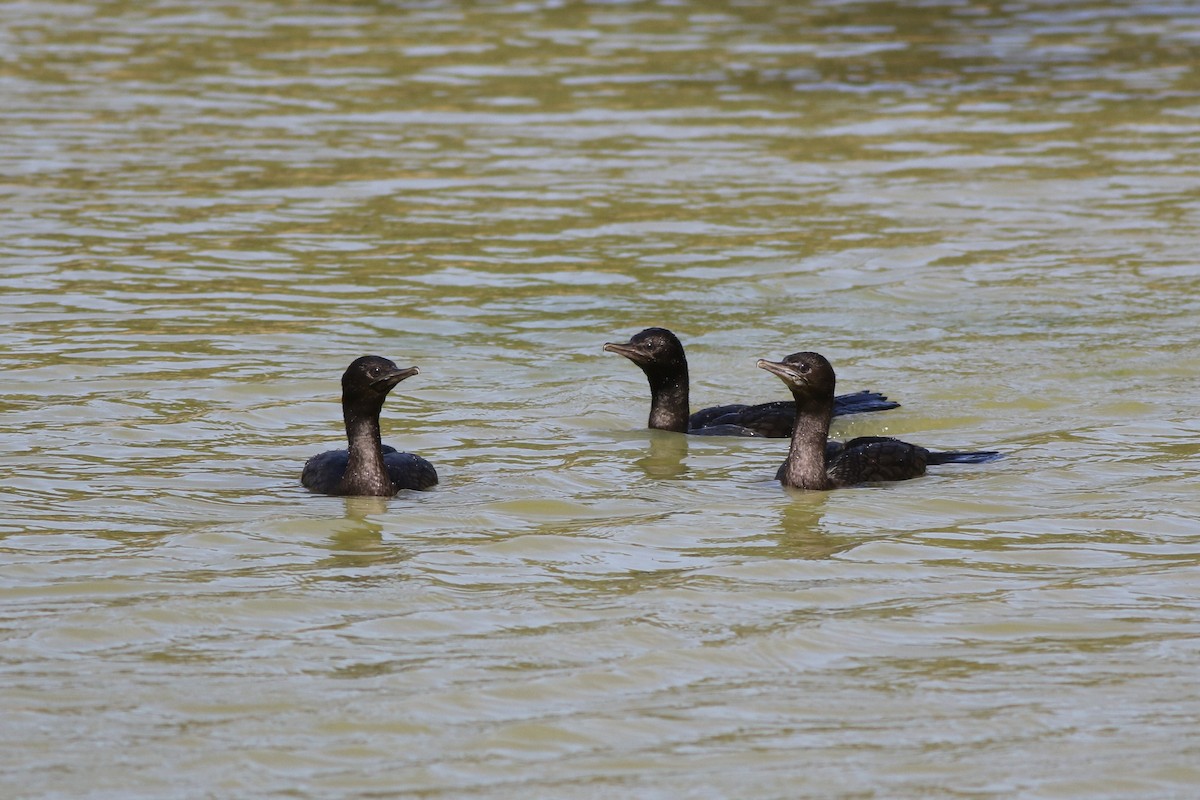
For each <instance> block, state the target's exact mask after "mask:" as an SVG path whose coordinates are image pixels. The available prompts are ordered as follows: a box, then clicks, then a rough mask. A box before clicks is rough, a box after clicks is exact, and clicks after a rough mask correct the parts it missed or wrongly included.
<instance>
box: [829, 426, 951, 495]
mask: <svg viewBox="0 0 1200 800" xmlns="http://www.w3.org/2000/svg"><path fill="white" fill-rule="evenodd" d="M928 456H929V451H927V450H926V449H925V448H924V447H918V446H917V445H915V444H908V443H907V442H902V441H900V440H899V439H892V438H889V437H886V436H862V437H859V438H857V439H851V440H850V441H848V442H846V444H845V445H843V447H842V451H841V453H839V454H837V455H836V456H835V457H834V459H833V460H832V461H831V462H829V463H828V465H827V467H826V471H827V472H828V473H829V477H830V479H831V480H832V481H833V482H834V483H836V484H837V485H839V486H851V485H853V484H856V483H873V482H876V481H903V480H908V479H909V478H916V477H918V476H920V475H924V474H925V464H926V461H927V458H928Z"/></svg>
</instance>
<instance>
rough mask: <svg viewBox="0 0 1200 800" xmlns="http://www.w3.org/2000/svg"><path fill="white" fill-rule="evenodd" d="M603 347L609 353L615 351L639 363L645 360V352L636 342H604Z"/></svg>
mask: <svg viewBox="0 0 1200 800" xmlns="http://www.w3.org/2000/svg"><path fill="white" fill-rule="evenodd" d="M604 349H605V350H606V351H607V352H609V353H617V354H618V355H622V356H625V357H626V358H628V359H629V360H630V361H633V362H635V363H638V364H641V363H642V362H644V361H646V360H647V356H646V353H644V352H643V351H642V349H641V348H639V347H638V346H637V345H636V344H634V343H633V342H629V343H628V344H617V343H616V342H605V343H604Z"/></svg>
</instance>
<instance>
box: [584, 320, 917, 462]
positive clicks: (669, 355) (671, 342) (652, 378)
mask: <svg viewBox="0 0 1200 800" xmlns="http://www.w3.org/2000/svg"><path fill="white" fill-rule="evenodd" d="M604 349H605V350H607V351H608V352H610V353H619V354H620V355H623V356H625V357H626V358H628V359H629V360H630V361H632V362H633V363H634V364H637V365H638V366H639V367H641V369H642V372H644V373H646V379H647V380H648V381H649V382H650V422H649V427H651V428H657V429H659V430H664V431H676V432H678V433H691V434H697V435H708V436H767V437H773V438H777V439H782V438H786V437H788V436H791V435H792V423H794V422H795V420H796V404H795V403H794V402H792V401H791V400H779V401H776V402H773V403H759V404H758V405H744V404H733V405H724V406H713V407H711V408H706V409H703V410H701V411H697V412H696V413H695V414H689V413H688V368H687V357H686V356H684V354H683V345H682V344H680V343H679V339H678V338H677V337H676V336H675V334H673V333H671V332H670V331H669V330H667V329H666V328H647V329H646V330H644V331H642V332H641V333H638V334H636V335H635V336H634V337H633V338H632V339H630V340H629V342H628V343H626V344H616V343H614V342H607V343H606V344H605V345H604ZM899 405H900V404H899V403H895V402H892V401H891V400H888V399H887V398H886V397H884V396H883V395H881V394H879V393H877V392H866V391H863V392H856V393H855V394H847V395H842V396H841V397H837V398H835V399H834V407H833V414H834V416H839V415H842V414H858V413H861V412H865V411H885V410H887V409H889V408H897V407H898V406H899Z"/></svg>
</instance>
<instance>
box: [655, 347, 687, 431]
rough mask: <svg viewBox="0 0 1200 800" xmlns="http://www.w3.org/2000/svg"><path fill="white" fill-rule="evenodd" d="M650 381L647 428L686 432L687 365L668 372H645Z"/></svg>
mask: <svg viewBox="0 0 1200 800" xmlns="http://www.w3.org/2000/svg"><path fill="white" fill-rule="evenodd" d="M646 378H647V380H649V381H650V421H649V427H651V428H655V429H657V430H660V431H676V432H677V433H687V431H688V416H689V414H688V371H687V364H686V363H685V364H683V365H682V366H680V367H676V368H674V369H670V370H663V371H658V370H656V371H654V372H649V371H647V372H646Z"/></svg>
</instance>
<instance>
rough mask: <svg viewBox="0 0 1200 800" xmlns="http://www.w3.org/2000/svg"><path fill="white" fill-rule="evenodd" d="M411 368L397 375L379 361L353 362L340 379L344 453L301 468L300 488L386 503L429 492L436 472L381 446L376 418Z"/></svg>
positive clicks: (409, 455)
mask: <svg viewBox="0 0 1200 800" xmlns="http://www.w3.org/2000/svg"><path fill="white" fill-rule="evenodd" d="M418 372H419V370H418V369H417V368H416V367H409V368H407V369H400V368H399V367H397V366H396V365H395V364H394V363H392V362H391V361H389V360H388V359H386V358H382V357H380V356H363V357H362V358H358V359H355V360H354V362H353V363H351V364H350V366H349V367H347V369H346V371H345V373H343V375H342V416H343V418H344V419H345V422H346V438H347V439H348V441H349V445H350V446H349V449H348V450H328V451H326V452H324V453H319V454H318V455H315V456H313V457H312V458H310V459H309V460H308V461H307V462H306V463H305V464H304V471H303V472H302V473H301V474H300V482H301V483H302V484H304V486H305V487H307V488H309V489H311V490H312V491H314V492H322V493H324V494H332V495H373V496H377V497H391V496H392V495H394V494H396V493H397V492H399V491H400V490H401V489H431V488H433V487H434V486H436V485H437V482H438V477H437V471H436V470H435V469H434V468H433V465H432V464H430V463H429V462H428V461H426V460H425V459H423V458H421V457H420V456H418V455H414V454H412V453H400V452H397V451H396V448H394V447H391V446H390V445H386V444H383V443H382V441H381V437H380V432H379V413H380V412H381V411H382V410H383V401H384V400H385V399H386V398H387V395H388V392H390V391H391V390H392V388H393V387H395V386H396V384H398V383H400V381H402V380H404V379H405V378H408V377H411V376H413V375H416V374H417V373H418Z"/></svg>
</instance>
